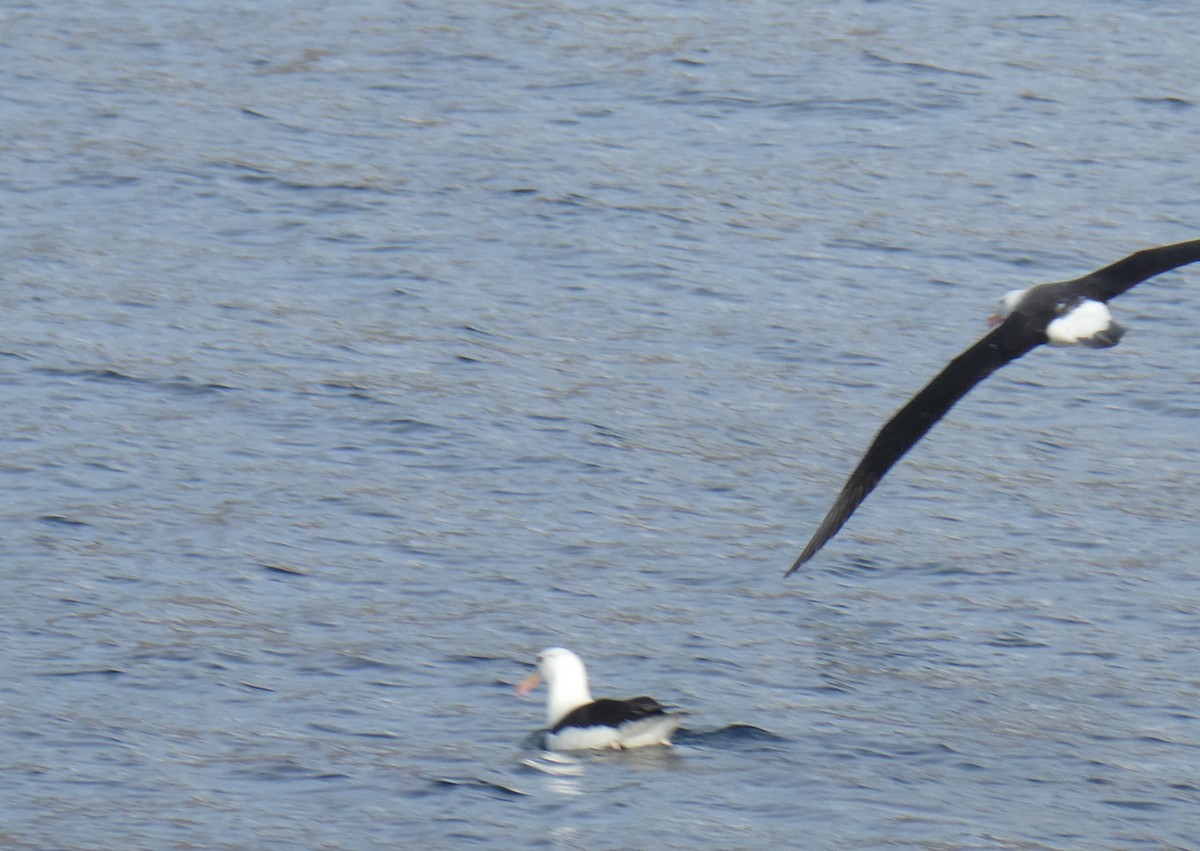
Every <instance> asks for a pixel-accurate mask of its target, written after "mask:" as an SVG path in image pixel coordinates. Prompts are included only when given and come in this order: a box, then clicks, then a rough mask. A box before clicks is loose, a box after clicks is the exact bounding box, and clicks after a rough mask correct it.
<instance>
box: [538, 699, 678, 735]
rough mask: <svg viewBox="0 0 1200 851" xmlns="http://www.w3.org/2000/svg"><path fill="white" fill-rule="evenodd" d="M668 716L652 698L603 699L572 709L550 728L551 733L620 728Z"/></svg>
mask: <svg viewBox="0 0 1200 851" xmlns="http://www.w3.org/2000/svg"><path fill="white" fill-rule="evenodd" d="M666 714H667V710H666V707H664V706H663V705H662V704H661V703H659V702H658V701H657V700H655V699H654V698H652V697H631V698H629V699H628V700H613V699H612V698H609V697H602V698H600V699H599V700H596V701H593V702H591V703H585V704H584V705H583V706H580V707H578V708H576V709H572V710H571V711H570V712H568V713H567V714H566V715H565V716H564V717H563V719H562V720H561V721H559V722H558V723H557V724H555V725H554V726H553V727H551V728H550V732H551V733H560V732H562V731H563V730H564V729H565V728H567V727H619V726H620V725H621V724H624V723H625V722H626V721H640V720H641V719H643V718H650V717H652V716H655V715H666Z"/></svg>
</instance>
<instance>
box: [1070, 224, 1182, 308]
mask: <svg viewBox="0 0 1200 851" xmlns="http://www.w3.org/2000/svg"><path fill="white" fill-rule="evenodd" d="M1197 260H1200V239H1193V240H1191V241H1190V242H1177V243H1175V244H1174V245H1160V246H1159V247H1158V248H1147V249H1145V250H1143V251H1139V252H1137V253H1136V254H1130V255H1129V256H1128V257H1126V258H1125V259H1124V260H1118V261H1117V262H1116V263H1113V264H1112V265H1111V266H1105V267H1104V268H1103V269H1098V270H1097V271H1095V272H1092V273H1091V274H1088V275H1084V276H1083V277H1082V278H1076V279H1075V280H1074V281H1071V282H1070V283H1071V284H1072V285H1073V288H1075V289H1077V290H1078V291H1079V292H1080V293H1081V294H1082V295H1083V296H1084V297H1085V298H1090V299H1095V300H1096V301H1108V300H1109V299H1110V298H1116V297H1117V296H1119V295H1120V294H1121V293H1123V292H1126V291H1127V290H1130V289H1132V288H1133V287H1136V286H1137V285H1138V284H1140V283H1142V281H1145V280H1147V279H1148V278H1153V277H1154V276H1155V275H1161V274H1162V273H1163V272H1169V271H1171V270H1172V269H1177V268H1179V267H1180V266H1186V265H1187V264H1188V263H1195V262H1196V261H1197Z"/></svg>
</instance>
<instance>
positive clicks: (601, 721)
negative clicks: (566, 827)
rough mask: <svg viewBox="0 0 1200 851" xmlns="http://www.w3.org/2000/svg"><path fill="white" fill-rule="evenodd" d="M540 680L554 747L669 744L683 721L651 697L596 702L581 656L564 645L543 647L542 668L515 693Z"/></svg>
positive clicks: (549, 740)
mask: <svg viewBox="0 0 1200 851" xmlns="http://www.w3.org/2000/svg"><path fill="white" fill-rule="evenodd" d="M542 680H545V681H546V688H547V690H548V691H549V692H550V694H549V697H547V699H546V726H547V727H548V729H547V730H546V747H547V748H549V749H550V750H561V751H574V750H589V749H592V748H614V749H618V750H619V749H621V748H639V747H644V746H646V745H669V744H671V736H672V735H674V733H675V731H676V730H678V729H679V725H680V724H682V723H683V715H684V713H682V712H669V711H667V708H666V707H665V706H663V705H662V704H661V703H659V702H658V701H657V700H655V699H654V698H652V697H631V698H629V699H628V700H614V699H612V698H607V697H602V698H600V699H599V700H592V693H591V691H589V689H588V681H587V670H586V669H585V668H584V667H583V660H582V659H580V658H579V657H578V656H576V655H575V654H574V653H572V652H571V651H570V650H566V649H564V648H562V647H551V648H550V649H549V650H543V651H542V652H541V654H540V655H539V656H538V669H537V670H536V671H535V672H534V673H532V674H530V675H529V676H528V677H526V678H525V679H524V680H522V681H521V682H520V683H519V684H518V685H517V692H518V693H519V694H522V695H524V694H528V693H529V692H531V691H533V689H534V688H536V687H537V685H538V683H539V682H541V681H542Z"/></svg>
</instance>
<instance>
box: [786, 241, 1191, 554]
mask: <svg viewBox="0 0 1200 851" xmlns="http://www.w3.org/2000/svg"><path fill="white" fill-rule="evenodd" d="M1197 260H1200V239H1193V240H1190V241H1188V242H1177V243H1175V244H1173V245H1162V246H1159V247H1158V248H1147V249H1145V250H1144V251H1139V252H1137V253H1136V254H1131V255H1129V256H1128V257H1126V258H1125V259H1124V260H1118V261H1117V262H1116V263H1113V264H1112V265H1111V266H1105V267H1104V268H1103V269H1098V270H1097V271H1095V272H1091V273H1090V274H1087V275H1084V276H1083V277H1082V278H1076V279H1074V280H1072V281H1059V282H1057V283H1052V284H1039V285H1038V286H1035V287H1030V288H1028V289H1025V290H1014V291H1012V292H1010V293H1008V294H1007V295H1005V296H1004V298H1003V299H1002V300H1001V302H1000V308H999V311H998V313H997V315H996V316H995V317H993V324H994V325H995V327H994V328H993V329H992V331H991V332H990V333H988V334H987V335H985V336H984V337H983V338H982V339H981V340H979V342H977V343H976V344H975V345H973V346H971V348H969V349H967V350H966V351H965V352H963V353H962V354H961V355H959V356H958V357H956V358H955V359H954V360H952V361H950V363H949V365H948V366H947V367H946V368H945V369H943V370H942V371H941V372H940V373H938V375H937V376H936V377H935V378H934V379H933V380H932V381H930V382H929V383H928V384H927V385H925V388H924V389H923V390H921V392H920V393H918V394H917V395H916V396H914V397H913V398H912V399H910V400H909V402H908V404H906V405H905V406H904V407H903V408H901V409H900V410H899V411H897V412H896V415H895V416H893V417H892V418H891V419H890V420H888V421H887V423H886V424H885V425H884V427H883V428H881V429H880V430H879V433H878V434H877V435H875V441H874V442H873V443H872V444H871V447H870V448H869V449H868V450H867V452H866V454H865V455H863V458H862V460H861V461H859V462H858V466H857V467H855V468H854V472H853V473H851V474H850V478H849V479H847V480H846V484H845V485H843V486H842V491H841V493H839V494H838V496H837V499H835V500H834V501H833V506H832V507H830V509H829V513H828V514H826V515H825V519H824V520H822V521H821V525H820V526H818V527H817V531H816V532H815V533H814V534H813V536H812V540H810V541H809V542H808V545H807V546H805V548H804V551H803V552H802V553H800V556H799V557H798V558H797V559H796V561H795V562H794V563H793V564H792V566H791V568H790V569H789V570H788V572H787V574H785V575H787V576H790V575H791V574H792V572H793V571H795V570H796V569H797V568H798V567H800V565H802V564H804V563H805V562H806V561H808V560H809V559H810V558H812V557H813V556H814V555H816V554H817V551H818V550H820V549H821V547H823V546H825V544H826V542H827V541H828V540H829V539H830V538H832V537H833V536H834V535H836V534H837V532H838V530H839V529H841V528H842V526H843V525H844V524H845V523H846V521H847V520H849V519H850V515H851V514H853V513H854V510H855V509H856V508H858V506H859V505H860V504H862V501H863V500H864V499H866V498H867V495H868V494H870V493H871V491H872V490H874V489H875V486H876V485H877V484H879V480H880V479H882V478H883V477H884V475H885V474H886V473H887V471H888V470H890V469H891V468H892V465H894V464H895V463H896V462H897V461H899V460H900V459H901V458H902V457H903V456H904V453H906V452H908V450H910V449H912V448H913V446H914V445H915V444H916V442H917V441H918V440H920V439H921V438H922V437H924V436H925V433H926V432H927V431H929V429H930V428H932V427H933V424H934V423H936V422H937V421H938V420H940V419H941V418H942V417H943V416H945V414H946V412H947V411H949V410H950V409H951V408H952V407H953V406H954V404H955V403H956V402H957V401H958V400H959V399H961V398H962V397H963V396H965V395H967V393H968V392H970V390H971V388H972V387H974V386H975V385H976V384H978V383H979V382H981V381H983V379H985V378H987V377H988V376H989V375H991V374H992V373H993V372H995V371H996V370H998V369H999V368H1000V367H1002V366H1004V365H1005V364H1006V363H1008V362H1010V361H1014V360H1016V359H1017V358H1019V357H1021V356H1022V355H1023V354H1025V353H1026V352H1029V351H1031V350H1033V349H1035V348H1037V347H1038V346H1040V345H1042V344H1043V343H1048V344H1050V345H1051V346H1087V347H1090V348H1094V349H1103V348H1108V347H1109V346H1115V345H1116V344H1117V342H1118V341H1119V340H1120V339H1121V335H1123V334H1124V333H1125V329H1124V328H1123V327H1122V326H1121V325H1119V324H1118V323H1117V322H1115V321H1114V320H1113V318H1112V316H1111V315H1110V314H1109V312H1108V304H1107V302H1108V301H1109V299H1112V298H1116V297H1117V296H1119V295H1120V294H1121V293H1123V292H1125V291H1126V290H1128V289H1130V288H1132V287H1134V286H1137V285H1138V284H1140V283H1141V282H1142V281H1145V280H1147V279H1148V278H1153V277H1154V276H1155V275H1161V274H1162V273H1163V272H1169V271H1171V270H1172V269H1176V268H1178V267H1180V266H1186V265H1187V264H1188V263H1195V262H1196V261H1197Z"/></svg>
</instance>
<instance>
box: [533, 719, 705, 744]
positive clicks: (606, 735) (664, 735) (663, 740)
mask: <svg viewBox="0 0 1200 851" xmlns="http://www.w3.org/2000/svg"><path fill="white" fill-rule="evenodd" d="M682 723H683V716H682V715H659V716H656V717H654V718H642V719H641V720H638V721H626V722H625V723H624V724H621V725H620V726H619V727H606V726H603V725H598V726H595V727H567V728H566V729H564V730H560V731H559V732H557V733H547V734H546V747H548V748H549V749H550V750H553V751H583V750H594V749H596V748H644V747H647V746H651V745H669V744H670V743H671V736H672V735H674V733H675V731H676V730H678V729H679V725H680V724H682Z"/></svg>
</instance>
